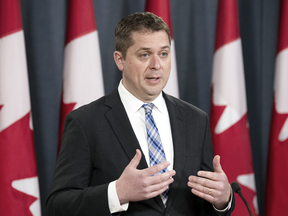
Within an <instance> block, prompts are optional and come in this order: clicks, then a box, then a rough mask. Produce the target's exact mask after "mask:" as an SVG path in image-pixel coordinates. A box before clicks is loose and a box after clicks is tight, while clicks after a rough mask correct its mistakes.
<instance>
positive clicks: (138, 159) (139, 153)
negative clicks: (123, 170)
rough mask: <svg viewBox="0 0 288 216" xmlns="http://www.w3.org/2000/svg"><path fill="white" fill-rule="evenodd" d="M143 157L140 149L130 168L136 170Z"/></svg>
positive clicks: (137, 150)
mask: <svg viewBox="0 0 288 216" xmlns="http://www.w3.org/2000/svg"><path fill="white" fill-rule="evenodd" d="M141 157H142V154H141V151H140V150H139V149H136V154H135V156H134V157H133V159H132V160H131V161H130V163H129V165H128V166H131V167H133V168H135V169H136V168H137V166H138V165H139V163H140V160H141Z"/></svg>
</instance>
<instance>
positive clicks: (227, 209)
mask: <svg viewBox="0 0 288 216" xmlns="http://www.w3.org/2000/svg"><path fill="white" fill-rule="evenodd" d="M230 193H231V196H230V201H229V203H228V205H227V207H226V208H225V209H222V210H219V209H217V208H215V206H214V205H213V208H214V210H215V211H217V212H219V213H224V212H227V211H229V210H230V208H231V205H232V200H233V193H232V188H231V192H230Z"/></svg>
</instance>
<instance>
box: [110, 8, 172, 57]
mask: <svg viewBox="0 0 288 216" xmlns="http://www.w3.org/2000/svg"><path fill="white" fill-rule="evenodd" d="M162 30H164V31H165V32H166V33H167V35H168V39H169V43H170V44H171V37H170V29H169V27H168V25H167V24H166V23H165V22H164V21H163V20H162V19H161V18H160V17H158V16H156V15H155V14H153V13H150V12H142V13H140V12H137V13H134V14H130V15H128V16H126V17H124V18H122V19H121V21H120V22H119V23H118V25H117V26H116V28H115V48H116V50H117V51H119V52H121V53H122V55H123V57H124V59H125V57H126V53H127V49H128V48H129V47H130V46H132V45H133V44H134V41H133V39H132V32H146V31H148V32H149V31H151V32H155V31H162Z"/></svg>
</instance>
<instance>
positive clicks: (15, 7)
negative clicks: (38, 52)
mask: <svg viewBox="0 0 288 216" xmlns="http://www.w3.org/2000/svg"><path fill="white" fill-rule="evenodd" d="M21 29H22V23H21V10H20V4H19V1H18V0H9V1H3V0H1V1H0V38H2V37H4V36H6V35H8V34H12V33H14V32H17V31H20V30H21Z"/></svg>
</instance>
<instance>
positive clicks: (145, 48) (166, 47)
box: [137, 46, 170, 52]
mask: <svg viewBox="0 0 288 216" xmlns="http://www.w3.org/2000/svg"><path fill="white" fill-rule="evenodd" d="M160 49H161V50H163V49H169V50H170V46H163V47H160ZM142 50H144V51H148V50H151V48H148V47H141V48H139V49H138V50H137V52H139V51H142Z"/></svg>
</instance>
